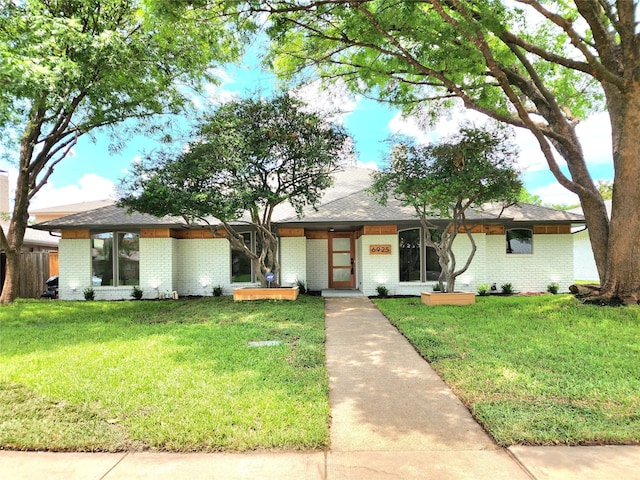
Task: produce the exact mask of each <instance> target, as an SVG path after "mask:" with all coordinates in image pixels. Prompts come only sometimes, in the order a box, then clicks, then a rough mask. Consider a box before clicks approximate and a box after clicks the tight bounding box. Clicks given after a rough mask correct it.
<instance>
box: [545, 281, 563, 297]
mask: <svg viewBox="0 0 640 480" xmlns="http://www.w3.org/2000/svg"><path fill="white" fill-rule="evenodd" d="M559 289H560V285H558V284H557V283H556V282H553V283H550V284H549V285H547V292H549V293H551V294H552V295H555V294H556V293H558V290H559Z"/></svg>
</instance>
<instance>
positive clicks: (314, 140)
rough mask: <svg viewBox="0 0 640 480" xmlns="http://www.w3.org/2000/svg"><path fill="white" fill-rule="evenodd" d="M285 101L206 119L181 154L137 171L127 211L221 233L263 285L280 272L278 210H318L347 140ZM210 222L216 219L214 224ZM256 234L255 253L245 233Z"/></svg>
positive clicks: (237, 106)
mask: <svg viewBox="0 0 640 480" xmlns="http://www.w3.org/2000/svg"><path fill="white" fill-rule="evenodd" d="M303 107H304V105H303V104H302V103H301V102H299V101H297V100H295V99H293V98H292V97H290V96H289V95H286V94H283V95H280V96H277V97H275V98H273V99H272V100H269V101H263V100H253V99H245V100H238V101H234V102H231V103H228V104H225V105H222V106H221V107H219V108H218V109H217V110H216V111H215V112H214V113H213V114H212V115H210V116H208V117H206V118H204V119H203V120H202V122H201V123H200V126H199V127H198V128H197V129H196V131H195V132H194V137H193V141H191V142H190V143H189V145H188V148H186V149H184V151H182V152H181V153H179V154H178V155H176V156H174V155H172V154H171V153H170V152H160V153H159V154H157V155H156V156H155V158H149V159H147V161H146V162H143V163H140V164H138V165H136V166H135V167H134V169H133V172H132V175H131V176H130V177H129V178H128V179H126V180H125V181H124V182H123V185H122V188H123V195H122V198H121V200H120V205H122V206H125V207H127V208H129V209H131V210H137V211H139V212H145V213H150V214H152V215H156V216H163V215H176V216H182V217H183V218H185V219H186V220H187V221H188V222H189V223H196V222H200V223H205V224H207V225H208V226H209V228H210V229H211V230H212V231H213V232H214V233H215V231H216V230H217V229H218V228H220V227H222V228H224V230H225V231H226V233H227V235H226V237H227V238H228V240H229V242H230V243H231V245H232V247H233V248H234V249H236V250H240V251H242V252H244V254H245V255H246V256H248V257H249V258H250V259H251V261H252V263H253V265H254V268H255V272H256V274H257V277H258V279H259V280H260V282H261V283H262V284H263V285H264V284H266V281H265V275H266V274H267V272H269V271H271V272H273V273H274V274H275V275H276V278H277V275H278V272H279V270H280V266H279V263H278V256H277V239H276V236H275V235H274V232H273V230H272V227H271V222H272V218H273V213H274V210H275V208H276V207H277V206H278V205H281V204H283V203H285V202H289V203H290V204H291V206H293V208H294V209H295V211H296V212H297V214H298V215H301V214H302V210H303V208H304V207H305V206H307V205H313V206H315V205H317V203H318V201H319V200H320V197H321V196H322V193H323V191H324V190H325V189H326V188H327V187H329V186H330V185H331V184H332V181H333V177H332V173H334V172H335V171H336V170H338V169H339V167H340V160H341V156H342V154H343V153H345V148H346V143H345V142H346V140H347V138H348V137H347V135H346V133H345V132H344V130H343V128H342V127H340V126H336V125H332V124H330V123H328V122H326V121H325V120H323V119H322V118H320V117H318V116H317V115H315V114H312V113H307V112H305V111H304V108H303ZM211 217H215V218H214V219H212V218H211ZM247 226H252V227H253V228H254V229H255V231H256V234H257V239H258V242H257V248H256V251H255V252H254V251H253V250H252V249H251V248H250V247H248V246H247V245H246V244H245V241H244V238H243V236H242V230H246V228H247Z"/></svg>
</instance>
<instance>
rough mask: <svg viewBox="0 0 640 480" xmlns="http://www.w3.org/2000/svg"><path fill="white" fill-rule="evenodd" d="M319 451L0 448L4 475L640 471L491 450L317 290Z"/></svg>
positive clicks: (471, 475) (602, 451) (441, 389)
mask: <svg viewBox="0 0 640 480" xmlns="http://www.w3.org/2000/svg"><path fill="white" fill-rule="evenodd" d="M326 323H327V327H326V328H327V345H326V348H327V366H328V369H329V376H330V402H331V412H332V424H331V448H330V450H329V451H328V452H306V453H299V452H283V453H282V452H274V453H271V452H253V453H248V454H198V453H194V454H171V453H149V452H139V453H116V454H108V453H106V454H104V453H97V454H92V453H86V454H84V453H33V452H3V451H0V479H12V480H32V479H33V480H35V479H38V480H57V479H60V480H76V479H77V480H85V479H95V480H100V479H105V480H116V479H117V480H122V479H127V480H130V479H154V480H156V479H157V480H165V479H166V480H169V479H170V480H183V479H184V480H200V479H203V480H204V479H207V480H209V479H215V480H218V479H220V480H249V479H250V480H259V479H264V480H272V479H273V480H275V479H278V480H280V479H291V480H298V479H303V480H307V479H308V480H325V479H328V480H350V479H354V480H355V479H357V480H361V479H367V480H386V479H403V480H413V479H428V480H440V479H443V480H444V479H446V480H464V479H474V480H475V479H480V480H481V479H491V480H500V479H509V480H511V479H513V480H519V479H523V480H526V479H529V480H530V479H537V480H574V479H575V480H578V479H579V480H596V479H598V480H609V479H611V480H613V479H615V480H621V479H634V478H640V473H639V472H640V447H636V446H629V447H512V448H510V449H508V450H505V449H501V448H499V447H497V446H496V445H495V444H494V443H493V442H492V441H491V439H490V438H489V437H488V436H487V434H486V433H485V432H484V431H483V430H482V429H481V428H480V427H479V426H478V424H477V423H476V422H475V421H474V420H473V418H472V417H471V416H470V414H469V412H468V411H467V409H466V408H465V407H464V406H463V405H462V404H461V403H460V401H459V400H458V399H457V398H456V397H455V395H453V393H452V392H451V390H450V389H449V388H448V387H447V386H446V384H444V382H442V380H441V379H440V378H439V377H438V376H437V375H436V374H435V372H434V371H433V369H432V368H431V367H430V366H429V364H428V363H427V362H425V361H424V360H423V359H422V358H421V357H420V356H419V355H418V354H417V353H416V352H415V350H414V349H413V347H412V346H411V345H410V344H409V343H408V342H407V341H406V339H405V338H404V337H403V336H402V335H400V334H399V333H398V331H397V330H396V329H395V328H394V327H393V326H391V325H390V324H389V322H388V321H387V320H386V319H385V318H384V316H383V315H382V314H381V313H380V312H379V311H378V310H377V309H376V308H375V306H374V305H373V304H372V303H371V301H369V300H368V299H367V298H364V297H360V298H327V299H326Z"/></svg>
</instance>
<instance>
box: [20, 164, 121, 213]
mask: <svg viewBox="0 0 640 480" xmlns="http://www.w3.org/2000/svg"><path fill="white" fill-rule="evenodd" d="M9 178H10V181H11V176H10V177H9ZM12 185H13V188H15V182H14V183H13V184H12ZM115 197H116V191H115V184H114V183H113V182H112V181H111V180H109V179H107V178H104V177H101V176H100V175H96V174H95V173H85V174H84V175H83V176H82V177H80V179H79V180H78V182H77V183H76V184H71V185H66V186H64V187H60V188H57V187H56V185H55V182H49V183H47V185H45V186H44V187H43V188H42V190H40V191H39V192H38V193H37V194H36V195H35V197H34V198H33V201H32V202H31V208H32V209H38V208H46V207H54V206H58V205H66V204H71V203H80V202H88V201H93V200H104V199H107V198H115Z"/></svg>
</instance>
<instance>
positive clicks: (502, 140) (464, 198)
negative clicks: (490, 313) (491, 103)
mask: <svg viewBox="0 0 640 480" xmlns="http://www.w3.org/2000/svg"><path fill="white" fill-rule="evenodd" d="M516 154H517V150H516V148H515V147H514V145H513V144H512V143H511V142H510V139H509V133H508V132H507V131H506V130H505V129H499V128H489V127H485V128H476V127H469V126H465V127H462V128H461V129H460V131H459V132H458V133H457V134H456V135H453V136H452V137H450V138H448V139H446V140H445V141H443V142H441V143H439V144H435V145H416V144H415V143H413V142H411V141H410V140H407V139H398V143H397V144H396V145H394V147H393V148H392V150H391V155H390V159H389V165H388V166H387V167H386V168H384V169H383V170H382V171H381V172H377V173H375V174H374V182H373V185H372V187H371V188H370V191H371V192H372V193H373V194H374V195H375V196H376V197H377V198H378V200H379V201H380V203H381V204H383V205H384V204H386V202H387V201H388V197H389V196H392V197H394V198H396V199H397V200H399V201H400V202H401V203H402V204H403V205H409V206H411V207H413V208H414V210H415V212H416V215H417V217H418V218H419V219H420V223H421V225H422V229H423V232H422V233H423V235H424V240H425V244H426V245H428V246H430V247H432V248H434V249H435V250H436V253H437V255H438V262H439V264H440V266H441V267H442V273H441V276H440V279H439V284H440V288H441V289H443V286H444V284H443V280H446V288H447V290H446V291H448V292H453V291H455V278H456V277H457V276H459V275H461V274H462V273H464V272H465V271H466V270H467V269H468V268H469V265H470V264H471V261H472V260H473V256H474V255H475V251H476V246H475V241H474V239H473V237H472V235H471V234H470V233H469V231H468V230H467V237H468V239H469V241H470V242H471V245H472V248H471V252H470V254H469V255H468V257H467V260H466V262H465V264H464V266H462V267H461V268H459V269H456V268H457V267H456V258H455V254H454V253H453V242H454V240H455V238H456V236H457V234H458V231H459V230H460V229H461V228H464V229H465V230H466V226H467V222H466V212H467V211H468V210H469V209H472V208H479V207H481V206H482V205H483V204H484V203H487V202H504V203H505V204H512V203H515V202H516V200H517V197H518V194H519V192H520V191H521V189H522V182H521V180H520V178H519V175H518V172H517V170H516V169H515V167H514V165H515V160H516ZM444 221H446V222H448V223H447V224H445V223H444Z"/></svg>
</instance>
